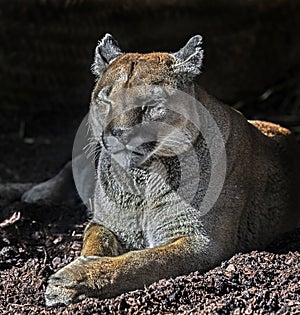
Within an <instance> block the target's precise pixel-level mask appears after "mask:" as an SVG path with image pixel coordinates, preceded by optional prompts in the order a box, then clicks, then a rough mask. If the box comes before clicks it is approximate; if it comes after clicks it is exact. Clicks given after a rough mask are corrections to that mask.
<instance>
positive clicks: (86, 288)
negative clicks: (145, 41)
mask: <svg viewBox="0 0 300 315" xmlns="http://www.w3.org/2000/svg"><path fill="white" fill-rule="evenodd" d="M200 43H201V38H200V36H195V37H193V38H192V39H191V40H190V41H189V42H188V43H187V45H186V46H185V47H184V48H182V49H181V50H180V51H179V52H177V53H175V54H167V53H151V54H123V53H122V52H121V51H120V49H119V47H118V45H117V43H116V41H114V39H113V38H112V37H111V36H110V35H107V36H105V37H104V39H103V40H102V41H101V42H100V43H99V45H98V47H97V49H96V54H95V62H94V65H93V71H94V73H95V74H96V76H97V83H96V86H95V89H94V91H93V94H92V99H91V107H90V113H89V123H90V126H91V130H92V134H93V137H94V139H96V141H97V142H98V143H99V147H98V151H99V152H98V154H99V159H98V166H97V178H96V187H95V191H94V194H93V198H92V212H93V216H92V219H91V222H90V223H89V225H88V227H87V229H86V232H85V236H84V244H83V249H82V256H81V257H79V258H78V259H76V260H75V261H74V262H72V263H71V264H69V265H67V266H66V267H64V268H63V269H61V270H60V271H58V272H57V273H56V274H55V275H53V276H52V277H51V278H50V280H49V285H48V288H47V291H46V302H47V304H48V305H53V304H57V303H65V304H68V303H71V302H74V301H79V300H81V299H82V298H84V297H86V296H95V297H100V298H104V297H110V296H114V295H117V294H119V293H122V292H124V291H126V290H131V289H137V288H141V287H143V286H144V285H145V284H149V283H151V282H153V281H155V280H158V279H160V278H163V277H170V276H177V275H180V274H185V273H188V272H191V271H195V270H199V271H206V270H208V269H209V268H212V267H214V266H215V265H217V264H219V263H220V262H221V261H222V260H224V259H227V258H229V257H230V256H231V255H232V254H234V253H235V252H237V251H249V250H252V249H262V248H264V247H265V246H266V245H267V244H268V243H269V242H271V241H272V240H273V239H274V238H275V237H276V236H277V235H279V234H280V233H283V232H286V231H288V230H291V229H293V228H295V227H296V226H297V225H298V224H299V218H300V212H299V210H300V208H299V206H300V199H299V195H300V194H299V191H298V190H299V187H300V186H299V184H300V182H299V181H300V174H299V160H300V153H299V146H298V144H297V143H296V141H295V139H294V137H293V135H292V134H291V133H290V131H288V130H287V129H285V128H282V127H280V126H278V125H275V124H272V123H268V122H261V121H252V122H249V121H247V119H246V118H245V117H244V116H243V115H242V114H241V113H239V112H237V111H235V110H234V109H232V108H230V107H228V106H226V105H224V104H222V103H220V102H219V101H217V100H216V99H215V98H213V97H211V96H209V95H208V94H207V93H206V92H205V91H204V90H203V89H202V88H201V87H200V86H199V85H197V83H196V82H195V77H196V76H197V75H199V73H200V66H201V62H202V55H203V53H202V50H201V47H200ZM176 90H179V91H181V92H182V93H186V94H185V95H189V96H190V97H193V98H195V99H196V100H197V104H200V105H196V106H191V105H190V103H193V102H186V104H184V103H185V102H184V100H183V103H181V100H180V97H181V95H182V94H176V92H174V91H176ZM149 91H150V94H149ZM120 95H121V96H122V97H120ZM149 97H150V100H151V101H149ZM187 98H188V97H187ZM137 100H138V106H132V102H133V103H134V102H135V101H137ZM170 100H171V101H170ZM168 102H169V103H171V104H175V109H172V108H171V109H170V107H168V106H167V103H168ZM176 104H177V105H178V104H184V105H180V106H182V107H183V108H181V109H180V110H182V111H183V115H179V114H178V111H177V110H179V108H176ZM206 111H207V112H208V113H209V116H210V117H211V118H212V121H214V123H215V126H216V127H214V128H213V127H212V126H211V124H210V122H209V121H208V120H206V118H205V117H204V116H205V115H204V113H205V112H206ZM185 114H186V116H185ZM186 117H190V118H191V119H190V120H193V119H194V118H198V121H199V122H200V125H199V128H200V129H201V128H203V130H204V132H203V134H206V136H203V134H202V133H201V132H199V128H198V129H197V128H196V127H195V124H194V123H191V121H190V120H189V119H186ZM206 124H207V125H206ZM162 125H164V126H165V125H168V126H172V127H174V128H173V129H172V128H171V129H170V128H169V127H166V128H165V127H162V128H160V127H159V126H162ZM137 126H140V127H137ZM151 126H152V127H151ZM153 126H156V127H155V128H154V127H153ZM141 128H145V129H143V130H144V131H143V132H142V129H141ZM168 128H169V129H168ZM216 128H217V129H218V130H219V132H220V136H219V138H221V139H222V141H221V142H222V143H223V144H224V148H223V147H220V152H219V153H220V159H219V160H218V163H217V164H213V156H212V154H211V144H212V143H213V141H214V137H217V133H215V132H216ZM145 130H146V131H145ZM207 135H209V136H210V137H209V139H211V140H208V138H207ZM154 140H155V141H154ZM219 140H220V139H219ZM145 143H147V145H145ZM221 151H224V152H221ZM193 154H194V155H193ZM222 154H223V155H222ZM192 156H196V160H194V162H195V163H190V164H189V163H184V162H186V161H189V159H190V158H191V157H192ZM223 158H224V159H226V163H225V164H224V165H225V173H224V174H225V176H224V178H223V182H222V187H221V189H220V191H219V193H218V196H216V198H215V201H214V202H213V204H212V205H211V208H209V209H206V210H207V211H204V212H203V209H202V208H201V205H202V203H204V200H205V197H206V195H207V193H208V189H209V185H210V182H211V181H214V176H217V182H218V180H219V178H218V173H217V174H215V173H214V172H213V171H214V169H213V168H214V167H218V165H219V164H220V163H221V162H224V161H223ZM182 163H183V164H184V167H185V170H184V171H185V173H184V172H183V170H182ZM196 164H197V165H196ZM196 166H197V167H196ZM220 170H221V169H220ZM183 174H185V176H186V177H184V176H183ZM186 174H187V175H186ZM220 178H221V176H220ZM183 182H184V184H182V183H183ZM195 182H197V185H196V189H195V192H194V193H193V194H191V196H190V195H189V192H191V191H192V190H193V189H194V188H195V185H194V183H195ZM217 182H216V183H217ZM182 187H183V188H182ZM186 196H189V198H185V197H186Z"/></svg>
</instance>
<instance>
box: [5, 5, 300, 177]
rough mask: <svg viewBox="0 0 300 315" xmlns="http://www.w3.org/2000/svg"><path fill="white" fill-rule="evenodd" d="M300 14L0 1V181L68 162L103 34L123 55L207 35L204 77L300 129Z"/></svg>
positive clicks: (290, 9) (230, 96) (219, 92)
mask: <svg viewBox="0 0 300 315" xmlns="http://www.w3.org/2000/svg"><path fill="white" fill-rule="evenodd" d="M299 12H300V2H299V1H294V0H272V1H268V0H248V1H244V0H231V1H225V0H215V1H201V0H200V1H196V0H189V1H179V0H165V1H162V0H153V1H138V0H136V1H134V0H130V1H117V0H112V1H104V0H99V1H96V0H82V1H79V0H78V1H76V0H69V1H67V0H60V1H59V0H48V1H47V0H39V1H33V0H27V1H22V0H19V1H18V0H14V1H4V0H1V1H0V84H1V85H0V150H1V151H0V152H1V155H0V181H2V182H31V181H34V182H37V181H42V180H45V179H47V178H48V177H50V176H52V175H54V174H55V173H56V172H57V171H58V170H59V169H60V168H61V167H62V165H63V164H64V163H65V162H66V161H67V160H68V159H70V157H71V150H72V141H73V138H74V135H75V132H76V129H77V127H78V125H79V123H80V121H81V119H82V118H83V117H84V115H85V114H86V113H87V111H88V104H89V97H90V93H91V89H92V86H93V83H94V78H93V77H92V75H91V73H90V65H91V63H92V60H93V53H94V48H95V46H96V44H97V41H98V40H99V39H101V37H102V36H103V35H104V34H105V33H106V32H109V33H111V34H112V35H113V36H114V37H115V38H116V39H117V40H118V41H119V44H120V46H121V47H122V49H123V50H124V51H125V52H136V51H137V52H150V51H173V52H174V51H177V50H178V49H179V48H180V47H182V46H183V45H184V44H185V42H186V41H187V40H188V39H189V38H190V37H191V36H192V35H195V34H201V35H202V36H203V41H204V43H203V46H204V52H205V58H204V65H203V69H202V71H203V73H202V75H201V77H200V78H199V82H200V84H201V85H202V86H203V87H205V88H206V89H207V90H208V91H209V92H210V93H211V94H213V95H214V96H216V97H218V98H219V99H221V100H223V101H224V102H226V103H228V104H230V105H232V106H234V107H236V108H238V109H239V110H241V111H242V112H243V113H245V114H246V115H247V117H249V118H261V119H268V120H271V121H274V122H279V123H281V124H282V125H284V126H287V127H289V128H292V129H293V130H294V131H295V132H296V133H299V132H300V127H299V126H300V76H299V74H300V71H299V69H300V58H299V55H300V54H299V52H300V41H299V38H300V34H299V30H300V15H299Z"/></svg>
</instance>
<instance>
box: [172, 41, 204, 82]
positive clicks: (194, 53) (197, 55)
mask: <svg viewBox="0 0 300 315" xmlns="http://www.w3.org/2000/svg"><path fill="white" fill-rule="evenodd" d="M201 44H202V36H200V35H196V36H194V37H192V38H191V39H190V40H189V41H188V42H187V43H186V45H185V46H184V47H183V48H181V49H180V50H179V51H178V52H176V53H172V54H171V55H173V56H174V57H175V58H176V59H177V60H178V62H177V63H175V65H174V71H175V72H177V73H181V74H186V75H190V76H192V77H194V76H197V75H199V74H200V72H201V71H200V69H201V65H202V58H203V50H202V49H201Z"/></svg>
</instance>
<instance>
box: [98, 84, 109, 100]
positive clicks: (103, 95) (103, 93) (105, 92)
mask: <svg viewBox="0 0 300 315" xmlns="http://www.w3.org/2000/svg"><path fill="white" fill-rule="evenodd" d="M110 92H111V87H110V86H105V87H103V88H102V89H101V90H100V91H99V93H98V95H97V103H100V104H102V105H110V104H111V101H110V100H109V98H108V96H109V94H110Z"/></svg>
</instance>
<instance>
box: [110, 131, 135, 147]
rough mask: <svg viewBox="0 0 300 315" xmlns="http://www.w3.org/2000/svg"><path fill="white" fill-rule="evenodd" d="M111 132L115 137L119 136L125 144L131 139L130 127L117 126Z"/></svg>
mask: <svg viewBox="0 0 300 315" xmlns="http://www.w3.org/2000/svg"><path fill="white" fill-rule="evenodd" d="M110 133H111V135H112V136H113V137H115V138H117V139H118V140H119V141H121V142H122V143H123V144H126V143H128V141H129V140H130V129H129V128H122V127H115V128H112V129H111V130H110Z"/></svg>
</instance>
